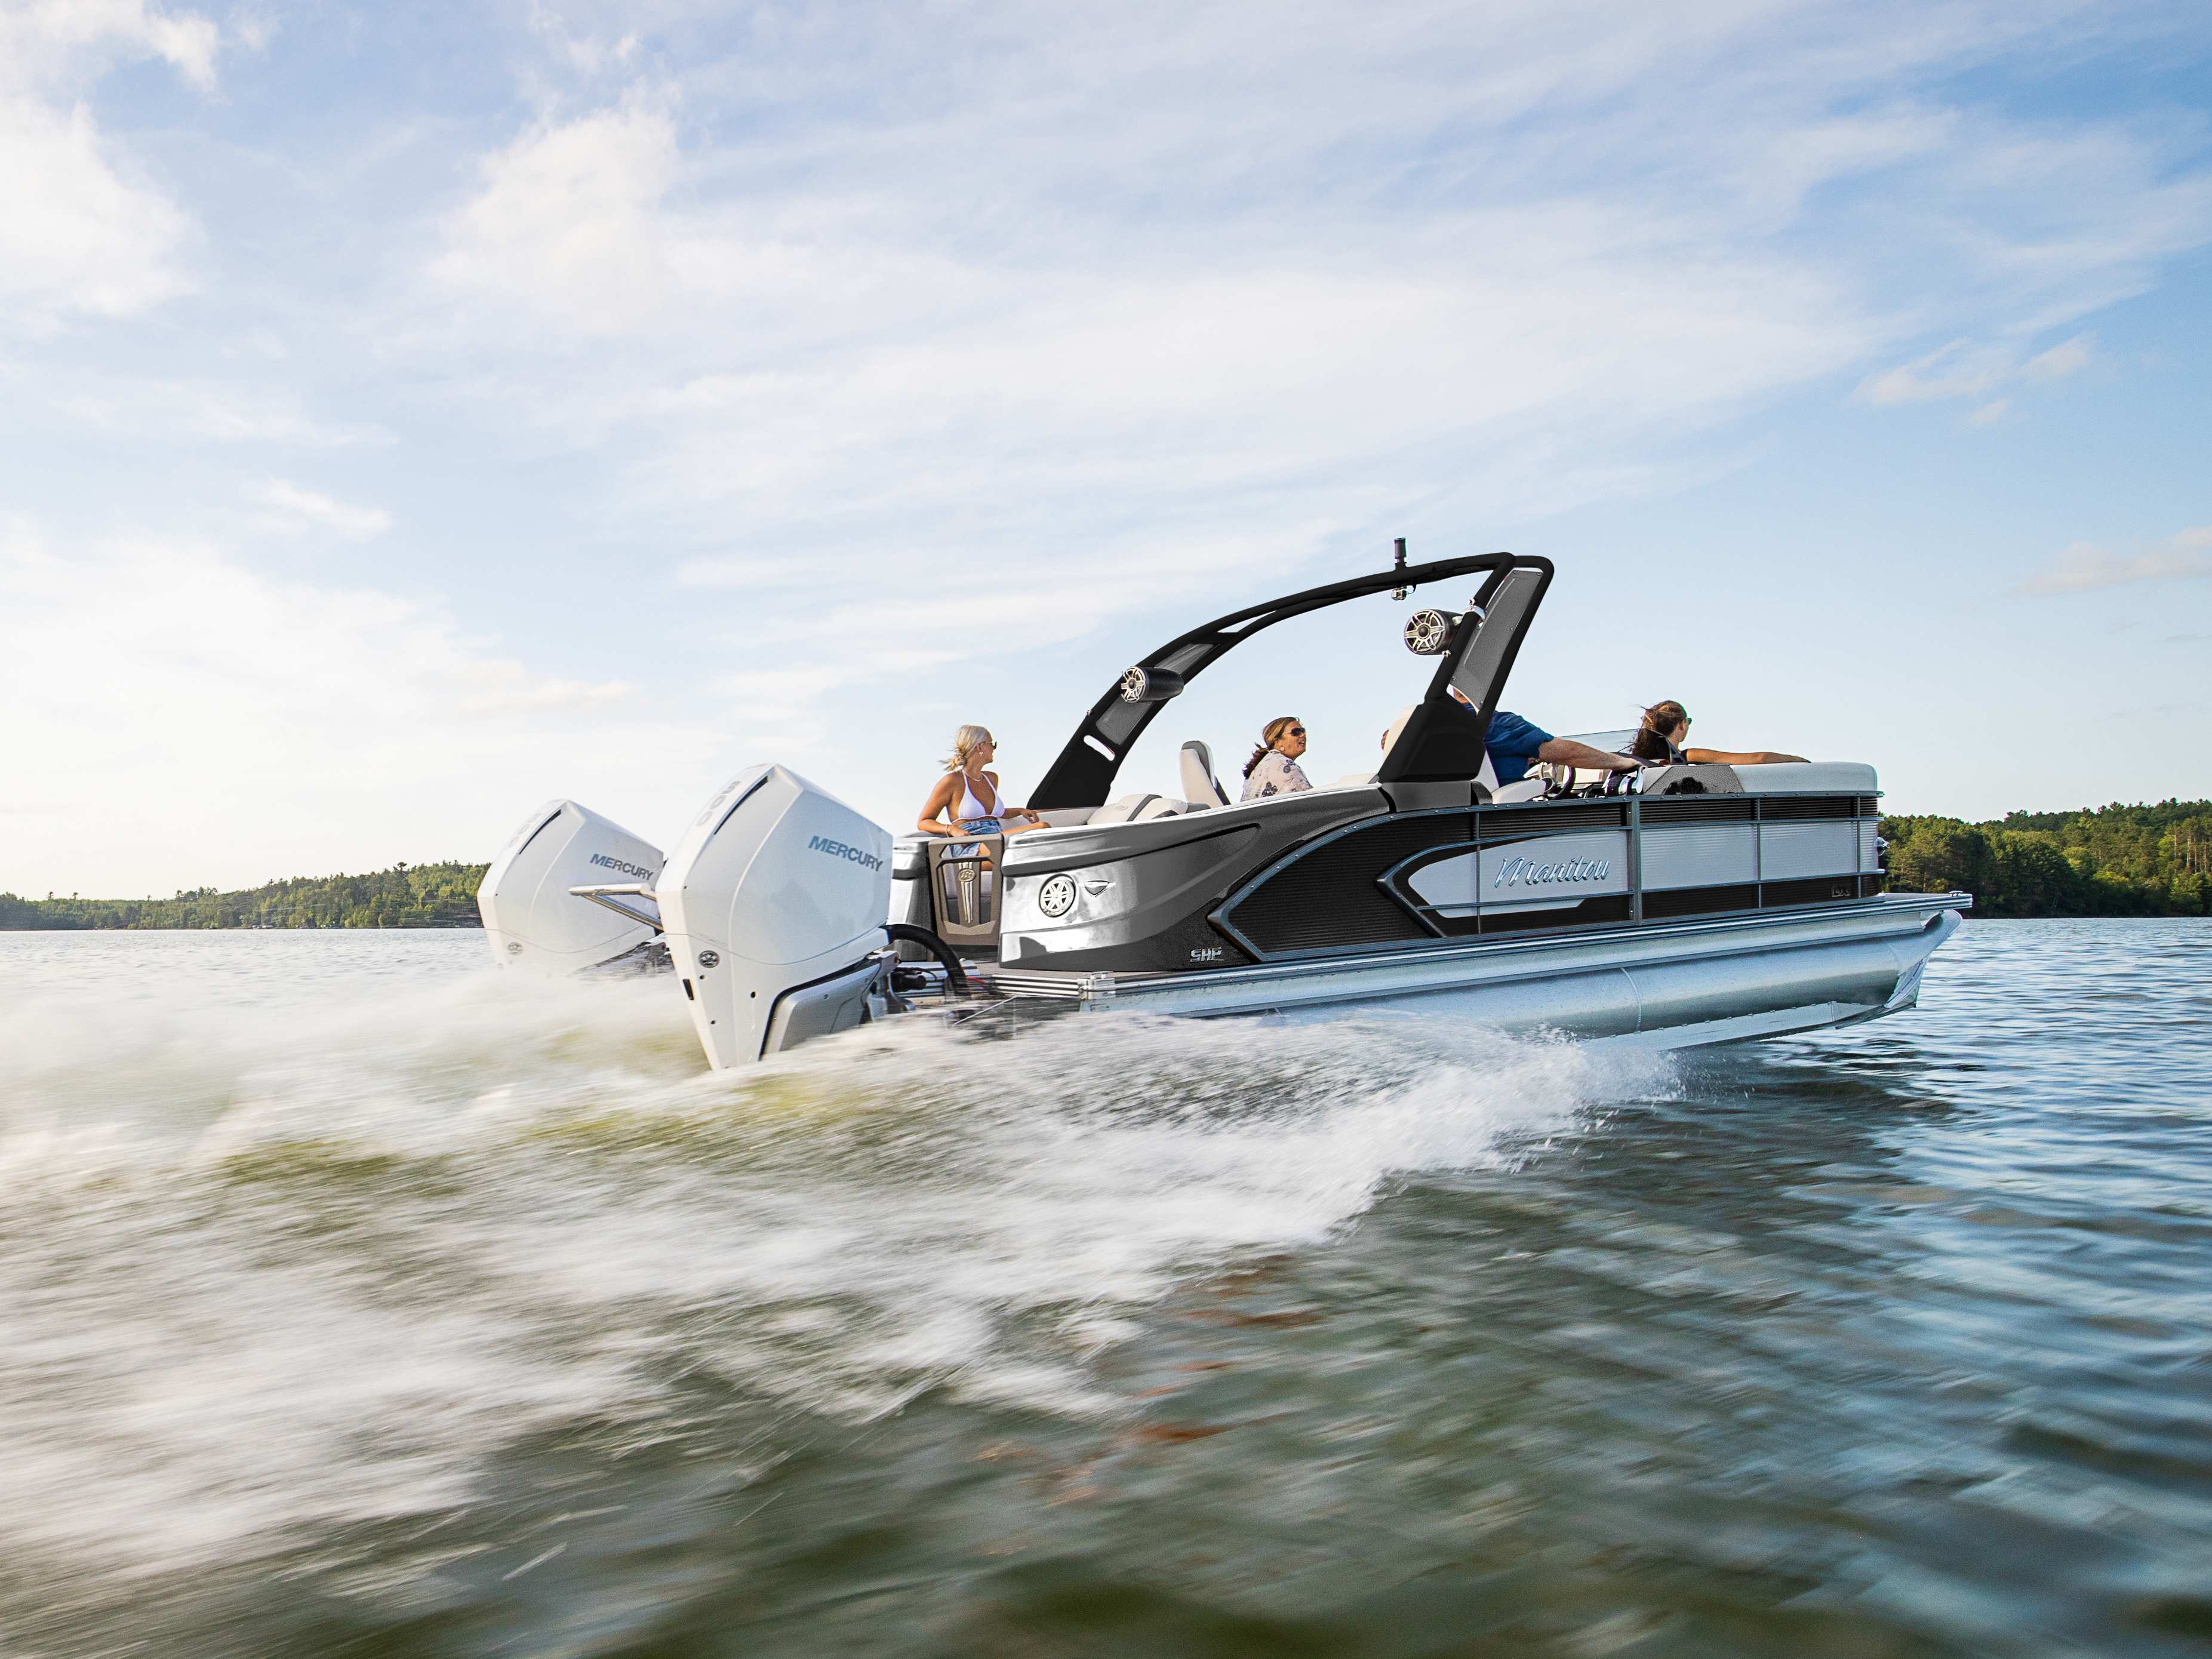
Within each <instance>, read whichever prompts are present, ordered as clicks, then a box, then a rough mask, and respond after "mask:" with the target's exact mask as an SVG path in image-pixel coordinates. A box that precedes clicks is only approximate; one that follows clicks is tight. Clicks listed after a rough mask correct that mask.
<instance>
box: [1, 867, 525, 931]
mask: <svg viewBox="0 0 2212 1659" xmlns="http://www.w3.org/2000/svg"><path fill="white" fill-rule="evenodd" d="M485 868H486V866H483V865H481V864H457V863H453V862H450V861H449V862H447V863H444V864H412V865H410V864H395V865H393V866H392V868H390V869H389V870H375V871H371V872H369V873H368V874H367V875H364V876H295V877H293V878H290V879H289V880H285V881H271V882H268V883H265V884H263V885H262V886H259V887H251V888H247V889H246V890H243V891H241V892H235V893H219V892H217V891H216V890H215V889H214V888H212V887H200V888H195V889H193V890H191V891H190V892H180V893H179V894H177V895H176V896H174V897H173V898H165V899H160V898H144V899H88V898H79V897H78V896H76V894H74V893H72V894H70V896H68V897H67V898H58V897H56V896H53V895H52V894H49V895H47V896H46V897H45V898H43V899H26V898H18V897H16V896H15V894H13V893H0V931H9V930H12V931H15V932H22V931H25V930H27V929H32V928H72V929H73V928H112V927H124V928H130V927H483V919H482V918H481V917H479V916H478V915H477V883H478V882H480V881H482V880H483V872H484V870H485Z"/></svg>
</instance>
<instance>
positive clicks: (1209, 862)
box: [1000, 789, 1464, 973]
mask: <svg viewBox="0 0 2212 1659" xmlns="http://www.w3.org/2000/svg"><path fill="white" fill-rule="evenodd" d="M1387 811H1389V803H1388V801H1386V800H1385V799H1384V798H1383V793H1382V792H1381V791H1380V790H1378V789H1342V790H1334V789H1331V790H1321V789H1317V790H1314V791H1312V792H1311V793H1306V794H1298V795H1291V796H1279V797H1277V798H1274V799H1270V800H1267V801H1263V802H1262V801H1255V802H1252V803H1250V804H1249V805H1242V806H1234V807H1222V808H1218V809H1216V810H1214V811H1207V812H1193V813H1190V814H1188V815H1187V816H1185V817H1176V818H1161V819H1155V820H1153V821H1152V822H1149V823H1128V824H1115V825H1111V826H1107V827H1103V828H1101V829H1096V830H1089V829H1086V830H1082V831H1049V830H1040V831H1035V832H1032V834H1030V835H1028V836H1014V837H1011V838H1010V839H1009V840H1008V841H1007V842H1006V854H1005V860H1006V861H1005V865H1004V866H1003V873H1004V885H1003V887H1002V889H1001V892H1002V897H1001V901H1000V902H1001V903H1002V904H1003V905H1004V907H1005V909H1004V915H1005V922H1004V926H1003V927H1002V929H1001V932H1000V961H1002V962H1004V963H1007V964H1008V965H1009V966H1018V967H1021V968H1024V969H1032V968H1042V969H1068V970H1071V971H1076V972H1088V971H1092V970H1096V969H1112V970H1115V971H1117V972H1122V973H1131V972H1171V971H1176V970H1182V971H1188V970H1191V969H1208V968H1225V967H1236V966H1241V965H1243V964H1244V963H1249V962H1250V961H1252V960H1253V957H1252V956H1251V955H1250V954H1249V952H1248V951H1246V950H1245V949H1244V947H1243V945H1242V943H1241V942H1240V941H1238V940H1237V939H1236V938H1235V937H1234V936H1232V935H1231V934H1228V933H1223V932H1222V931H1221V930H1219V929H1218V928H1217V927H1214V926H1213V925H1212V922H1211V921H1209V920H1208V916H1209V913H1210V912H1212V909H1213V908H1214V904H1215V902H1216V900H1217V899H1218V896H1220V895H1221V894H1222V893H1224V892H1228V891H1231V890H1235V889H1236V888H1237V887H1238V886H1240V885H1241V884H1243V883H1244V882H1246V881H1247V880H1249V878H1250V877H1251V875H1252V873H1253V872H1255V871H1257V870H1260V869H1263V868H1265V867H1266V866H1267V865H1268V864H1269V863H1271V862H1272V861H1273V860H1277V859H1279V858H1281V857H1282V856H1283V855H1284V854H1285V853H1287V852H1289V851H1291V849H1292V848H1297V847H1300V846H1302V845H1305V844H1307V843H1310V842H1314V841H1315V840H1316V838H1317V837H1326V836H1328V835H1329V834H1330V833H1331V832H1333V831H1335V830H1338V829H1342V828H1343V827H1345V826H1346V825H1349V824H1357V823H1361V822H1363V821H1364V820H1368V819H1371V818H1375V817H1378V816H1379V815H1381V814H1383V813H1386V812H1387ZM1462 817H1464V815H1462ZM1058 875H1066V876H1068V877H1070V878H1072V879H1073V881H1074V884H1075V888H1076V893H1075V898H1074V902H1073V908H1067V909H1066V910H1064V911H1063V913H1062V914H1061V915H1058V916H1054V915H1048V913H1047V912H1046V909H1045V908H1044V897H1045V892H1044V890H1045V885H1046V883H1047V882H1048V881H1049V880H1050V879H1051V878H1053V877H1054V876H1058ZM1376 899H1377V902H1380V903H1384V904H1387V901H1383V900H1381V899H1380V896H1376ZM1406 925H1407V927H1413V930H1414V932H1415V933H1417V934H1418V933H1419V928H1418V927H1417V926H1416V925H1415V924H1413V923H1412V922H1411V921H1410V919H1406Z"/></svg>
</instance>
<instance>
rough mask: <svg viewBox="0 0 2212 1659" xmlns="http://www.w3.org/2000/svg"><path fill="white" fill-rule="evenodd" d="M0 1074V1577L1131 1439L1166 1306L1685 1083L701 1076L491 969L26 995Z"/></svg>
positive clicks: (1645, 1073)
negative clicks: (668, 1477) (829, 1436)
mask: <svg viewBox="0 0 2212 1659" xmlns="http://www.w3.org/2000/svg"><path fill="white" fill-rule="evenodd" d="M0 1068H4V1070H5V1072H6V1073H7V1074H8V1075H9V1077H10V1078H11V1079H14V1083H13V1085H12V1086H11V1088H10V1090H9V1093H8V1095H7V1097H6V1098H5V1102H4V1104H0V1233H4V1236H5V1237H6V1238H7V1240H8V1248H7V1249H6V1250H5V1251H0V1355H4V1356H5V1358H0V1424H4V1425H5V1427H4V1429H0V1437H4V1440H5V1446H4V1450H0V1549H4V1550H6V1551H7V1552H8V1553H9V1554H10V1555H11V1556H12V1557H14V1558H15V1559H18V1560H22V1559H44V1560H46V1561H47V1562H49V1563H50V1564H52V1565H63V1564H66V1565H68V1566H69V1567H70V1569H71V1570H72V1571H78V1572H83V1571H94V1570H96V1569H99V1568H106V1569H108V1570H112V1571H125V1572H143V1571H162V1570H169V1569H176V1568H182V1567H188V1566H190V1565H192V1564H194V1563H195V1562H199V1561H205V1560H212V1559H233V1560H234V1559H238V1558H239V1557H240V1555H247V1556H250V1555H252V1553H255V1550H256V1547H257V1541H260V1542H263V1543H265V1542H266V1541H271V1540H276V1539H279V1538H282V1537H283V1536H285V1535H287V1534H296V1533H299V1532H301V1531H305V1530H313V1531H315V1532H318V1533H322V1534H328V1532H329V1531H330V1529H331V1528H333V1527H343V1526H349V1525H364V1524H375V1523H378V1522H386V1521H391V1520H398V1519H404V1518H407V1517H416V1516H426V1515H435V1514H436V1513H438V1512H440V1511H442V1510H449V1509H450V1508H452V1507H453V1506H455V1505H458V1504H465V1503H467V1502H469V1501H471V1496H472V1494H473V1493H474V1492H475V1491H476V1488H477V1483H478V1481H479V1480H480V1478H481V1476H482V1474H483V1470H484V1468H485V1467H486V1464H487V1461H488V1459H489V1456H490V1455H491V1454H492V1452H493V1451H494V1450H495V1449H496V1448H498V1447H499V1446H501V1445H502V1444H507V1443H513V1442H514V1441H516V1440H517V1439H519V1438H520V1437H526V1436H531V1435H533V1434H541V1433H561V1434H573V1433H588V1434H591V1435H594V1436H601V1437H611V1438H612V1440H613V1441H614V1442H615V1443H620V1444H636V1445H644V1444H648V1443H653V1442H656V1441H659V1440H663V1439H665V1438H667V1437H681V1436H683V1435H684V1434H685V1433H687V1432H690V1431H691V1430H692V1429H694V1428H696V1426H697V1425H699V1423H700V1422H701V1420H702V1418H712V1417H714V1414H716V1413H724V1414H728V1413H740V1412H750V1413H765V1415H766V1420H768V1421H769V1422H771V1423H772V1422H774V1421H776V1420H780V1419H788V1418H791V1417H799V1418H804V1419H807V1420H809V1421H813V1422H817V1423H818V1422H825V1421H826V1422H830V1423H843V1424H848V1425H860V1424H864V1423H866V1422H868V1421H870V1420H872V1419H877V1418H878V1417H879V1416H880V1415H881V1414H883V1413H887V1412H890V1411H893V1410H896V1408H897V1407H899V1406H901V1405H902V1403H903V1402H905V1401H908V1400H910V1399H912V1398H913V1397H914V1396H915V1394H916V1393H917V1392H918V1391H920V1390H922V1389H944V1390H947V1391H949V1392H951V1394H953V1395H956V1396H959V1397H966V1398H970V1399H975V1400H989V1401H996V1402H1001V1403H1013V1404H1017V1405H1018V1406H1020V1407H1023V1408H1024V1409H1030V1410H1036V1411H1043V1412H1050V1413H1074V1414H1079V1415H1094V1416H1095V1415H1099V1414H1106V1413H1113V1412H1115V1411H1117V1410H1120V1409H1122V1405H1121V1402H1120V1401H1119V1400H1118V1399H1117V1398H1116V1397H1115V1395H1113V1394H1112V1393H1111V1392H1110V1391H1109V1390H1107V1389H1103V1388H1101V1387H1100V1386H1098V1384H1097V1382H1096V1380H1095V1377H1094V1374H1093V1366H1094V1361H1095V1359H1096V1357H1097V1355H1098V1354H1099V1353H1100V1352H1101V1351H1102V1350H1103V1349H1105V1348H1107V1347H1109V1346H1111V1345H1113V1344H1114V1343H1115V1342H1116V1341H1117V1340H1121V1339H1123V1338H1125V1337H1126V1336H1127V1334H1129V1333H1130V1332H1131V1331H1132V1330H1133V1328H1134V1327H1133V1323H1132V1322H1133V1319H1134V1318H1136V1317H1138V1316H1140V1315H1141V1312H1142V1310H1144V1309H1145V1307H1146V1305H1147V1304H1151V1303H1152V1302H1155V1301H1156V1300H1158V1298H1159V1297H1162V1296H1163V1295H1164V1294H1165V1293H1167V1292H1168V1291H1170V1289H1171V1288H1172V1287H1173V1286H1174V1285H1175V1284H1176V1282H1177V1281H1178V1280H1179V1279H1184V1278H1187V1277H1188V1276H1189V1275H1192V1274H1194V1273H1206V1272H1208V1271H1210V1270H1212V1269H1215V1268H1218V1267H1222V1266H1225V1265H1228V1264H1232V1263H1234V1262H1235V1261H1237V1260H1239V1259H1240V1258H1243V1257H1247V1256H1249V1255H1251V1254H1252V1253H1255V1252H1263V1251H1268V1250H1274V1249H1285V1248H1294V1247H1297V1246H1299V1245H1302V1244H1307V1243H1312V1242H1314V1241H1316V1240H1319V1239H1322V1238H1325V1237H1328V1235H1329V1234H1330V1233H1331V1231H1333V1230H1335V1229H1339V1228H1341V1227H1343V1226H1345V1225H1347V1224H1349V1223H1352V1222H1353V1221H1354V1220H1355V1219H1356V1218H1357V1217H1358V1215H1359V1214H1360V1213H1361V1212H1362V1211H1363V1210H1364V1209H1365V1208H1366V1207H1367V1206H1370V1204H1372V1203H1373V1202H1375V1201H1376V1198H1377V1196H1378V1194H1383V1193H1385V1192H1386V1191H1387V1190H1388V1189H1389V1186H1390V1185H1391V1183H1392V1182H1394V1181H1396V1180H1399V1179H1401V1178H1403V1177H1405V1176H1408V1175H1413V1174H1418V1173H1419V1172H1421V1171H1424V1170H1446V1169H1453V1168H1461V1167H1465V1166H1468V1165H1473V1164H1485V1163H1494V1162H1496V1161H1498V1160H1500V1159H1506V1158H1516V1157H1520V1156H1523V1155H1525V1154H1526V1152H1527V1150H1528V1147H1529V1146H1531V1145H1532V1144H1533V1143H1534V1142H1535V1141H1540V1140H1541V1137H1542V1136H1543V1135H1544V1134H1545V1133H1547V1131H1549V1130H1551V1129H1553V1128H1555V1127H1559V1126H1561V1125H1563V1124H1564V1123H1565V1122H1566V1121H1568V1120H1569V1119H1570V1117H1571V1115H1572V1114H1574V1113H1575V1112H1576V1111H1577V1109H1581V1108H1583V1107H1586V1106H1589V1105H1590V1104H1592V1103H1597V1102H1601V1101H1605V1100H1609V1099H1619V1098H1621V1097H1625V1096H1628V1095H1634V1094H1643V1093H1648V1092H1650V1091H1652V1090H1654V1089H1655V1088H1659V1087H1663V1086H1664V1085H1665V1080H1666V1077H1667V1073H1666V1072H1665V1071H1664V1070H1663V1062H1656V1061H1652V1060H1637V1059H1630V1058H1624V1057H1620V1056H1611V1055H1601V1054H1594V1053H1592V1052H1591V1051H1589V1050H1588V1049H1584V1048H1575V1047H1571V1046H1566V1045H1551V1044H1544V1043H1532V1042H1505V1041H1503V1040H1492V1039H1484V1038H1481V1037H1479V1036H1469V1035H1468V1034H1466V1033H1463V1032H1452V1031H1448V1030H1440V1029H1437V1028H1436V1027H1432V1026H1430V1025H1427V1024H1424V1023H1423V1022H1421V1021H1419V1020H1418V1019H1411V1018H1405V1017H1402V1016H1400V1017H1375V1016H1370V1017H1366V1018H1355V1019H1347V1020H1346V1021H1344V1022H1341V1023H1338V1024H1322V1025H1315V1026H1304V1027H1296V1028H1273V1027H1264V1026H1260V1025H1255V1024H1249V1023H1243V1024H1215V1025H1204V1024H1189V1023H1182V1022H1177V1023H1172V1024H1170V1023H1163V1022H1152V1021H1146V1020H1142V1019H1133V1018H1121V1017H1114V1016H1106V1017H1094V1018H1077V1019H1068V1020H1064V1021H1060V1022H1058V1023H1057V1024H1049V1025H1048V1026H1046V1027H1044V1028H1043V1029H1041V1030H1035V1031H1032V1032H1030V1033H1027V1034H1025V1035H1024V1036H1021V1037H1020V1038H1019V1039H1018V1040H1015V1041H1011V1042H1005V1041H991V1040H983V1039H979V1038H975V1037H972V1036H962V1035H960V1034H958V1033H956V1032H954V1031H951V1030H948V1029H946V1028H945V1027H943V1026H941V1025H938V1024H933V1023H930V1022H925V1021H921V1020H913V1021H906V1022H900V1023H897V1024H894V1025H891V1026H887V1027H872V1028H867V1029H866V1030H861V1031H859V1032H854V1033H851V1034H848V1035H847V1036H843V1037H840V1038H836V1039H834V1040H829V1041H826V1042H819V1043H816V1044H813V1045H810V1046H809V1047H807V1048H805V1049H804V1050H803V1051H801V1052H799V1053H798V1054H793V1055H790V1056H787V1057H785V1058H784V1059H782V1060H779V1061H777V1062H775V1063H772V1064H769V1065H767V1066H761V1067H758V1068H755V1069H752V1070H749V1071H746V1072H744V1073H720V1074H702V1073H701V1072H700V1070H699V1066H698V1057H697V1048H696V1039H695V1038H694V1036H693V1035H692V1032H691V1030H690V1026H689V1024H688V1022H687V1020H686V1018H685V1016H684V1012H683V1010H682V1007H681V1006H680V1005H678V1004H673V1003H672V1002H671V999H670V998H669V997H668V995H667V987H666V985H665V983H645V984H628V983H598V984H591V985H586V986H562V985H555V986H547V985H544V984H538V983H530V982H526V981H517V980H514V979H512V978H502V977H501V976H499V975H495V974H492V973H489V972H486V973H483V974H477V975H470V976H468V977H465V978H459V979H453V980H449V981H446V982H443V983H439V984H432V985H429V986H426V987H397V986H393V985H391V984H388V983H387V984H385V985H382V986H371V987H362V986H361V985H358V984H334V985H329V986H324V987H318V988H316V989H315V990H314V991H313V994H303V995H301V996H295V997H293V998H291V999H289V1000H283V1001H278V1002H274V1003H272V1002H270V1001H269V1000H266V999H257V1000H254V1001H252V1003H250V1004H249V1005H247V1006H231V1005H227V1004H224V1003H222V1002H217V1001H214V1000H210V995H209V994H205V993H204V987H203V992H202V994H197V995H188V994H181V993H180V994H178V995H176V996H174V997H171V998H167V999H166V1000H165V999H163V998H160V997H155V998H150V999H146V1000H141V1001H139V1002H137V1003H136V1004H134V1005H132V1006H131V1010H130V1017H129V1018H128V1019H127V1021H125V1022H124V1023H123V1024H121V1026H120V1027H119V1028H118V1024H117V1021H116V1018H115V1010H114V1008H113V1007H112V1005H110V1006H96V1005H94V1003H93V1002H91V1001H90V1000H88V998H86V997H85V996H83V995H82V994H78V993H74V992H72V993H70V994H67V995H61V996H50V997H46V998H44V999H42V1000H39V999H34V1000H27V1001H23V1000H19V1001H17V1002H15V1004H14V1005H13V1006H11V1007H10V1008H9V1010H8V1011H7V1012H4V1013H0ZM775 1445H776V1437H775V1435H774V1434H773V1433H770V1434H769V1435H768V1436H767V1437H765V1438H764V1439H763V1440H762V1442H761V1443H760V1446H761V1450H760V1455H762V1456H763V1457H769V1456H773V1455H775Z"/></svg>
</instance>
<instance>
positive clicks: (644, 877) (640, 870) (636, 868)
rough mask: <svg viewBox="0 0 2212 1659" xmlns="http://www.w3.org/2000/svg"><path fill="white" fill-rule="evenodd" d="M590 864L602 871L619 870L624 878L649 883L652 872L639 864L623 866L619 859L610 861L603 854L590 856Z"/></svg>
mask: <svg viewBox="0 0 2212 1659" xmlns="http://www.w3.org/2000/svg"><path fill="white" fill-rule="evenodd" d="M592 863H594V864H596V865H599V866H600V867H601V868H603V869H607V870H619V871H621V872H623V874H624V875H626V876H635V877H636V878H638V879H639V880H640V881H651V880H652V879H653V872H652V871H650V870H648V869H647V868H646V867H645V866H643V865H641V864H624V863H623V861H622V860H620V859H611V858H609V857H608V856H607V855H606V854H605V853H594V854H592Z"/></svg>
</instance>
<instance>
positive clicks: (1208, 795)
mask: <svg viewBox="0 0 2212 1659" xmlns="http://www.w3.org/2000/svg"><path fill="white" fill-rule="evenodd" d="M1182 793H1184V795H1185V796H1187V797H1188V799H1189V801H1190V810H1191V811H1194V812H1202V811H1205V810H1206V808H1207V807H1209V806H1226V805H1229V792H1228V791H1227V790H1226V789H1224V788H1223V787H1221V780H1220V779H1218V778H1217V777H1215V776H1214V775H1213V751H1212V750H1210V749H1208V748H1207V747H1206V745H1205V744H1202V743H1200V741H1199V740H1198V739H1197V738H1192V739H1191V740H1190V741H1189V742H1188V743H1187V744H1183V746H1182Z"/></svg>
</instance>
